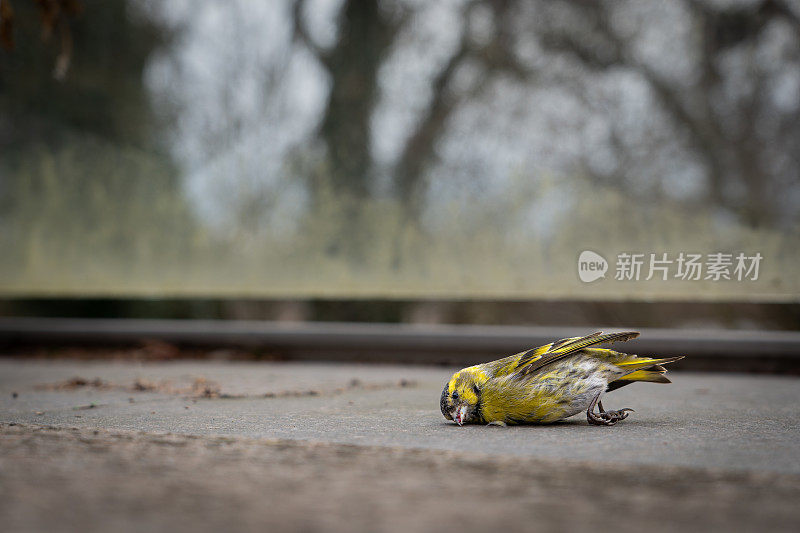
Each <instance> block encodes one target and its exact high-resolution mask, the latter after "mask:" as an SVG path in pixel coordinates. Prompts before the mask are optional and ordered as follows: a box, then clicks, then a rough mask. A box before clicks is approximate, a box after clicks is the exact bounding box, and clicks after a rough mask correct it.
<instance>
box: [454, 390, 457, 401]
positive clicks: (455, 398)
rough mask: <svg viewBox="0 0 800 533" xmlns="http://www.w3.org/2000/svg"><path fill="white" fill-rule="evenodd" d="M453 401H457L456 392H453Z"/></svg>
mask: <svg viewBox="0 0 800 533" xmlns="http://www.w3.org/2000/svg"><path fill="white" fill-rule="evenodd" d="M453 399H454V400H458V391H453Z"/></svg>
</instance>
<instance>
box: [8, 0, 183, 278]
mask: <svg viewBox="0 0 800 533" xmlns="http://www.w3.org/2000/svg"><path fill="white" fill-rule="evenodd" d="M81 5H82V6H83V7H85V12H84V13H83V14H81V15H79V16H76V17H75V19H74V20H70V21H69V25H70V28H71V31H69V32H68V34H67V33H63V32H66V30H62V29H61V28H64V27H65V25H66V24H67V21H66V20H65V19H64V18H63V17H64V15H65V14H68V15H72V14H77V12H78V10H79V5H78V4H77V3H76V2H70V1H59V2H56V1H39V2H32V1H27V0H25V1H16V2H14V24H13V36H14V47H13V49H11V50H2V51H0V153H1V154H3V155H2V158H0V245H1V246H2V248H3V249H4V250H6V252H5V253H4V254H2V260H0V269H2V271H3V272H4V274H3V277H4V279H5V281H6V282H7V283H13V281H14V280H16V279H18V278H23V277H25V276H35V273H36V272H39V273H40V274H42V273H46V272H47V271H48V269H49V270H51V272H49V274H47V275H46V277H49V278H52V279H59V275H69V274H70V272H71V275H75V276H77V277H79V278H80V277H83V276H88V277H95V276H96V277H99V278H103V277H108V278H112V277H113V276H114V274H112V272H111V271H114V272H115V273H119V272H120V269H122V270H127V271H128V275H129V274H130V272H131V270H132V269H133V270H135V269H136V268H137V265H139V264H140V263H141V261H142V258H144V257H153V256H156V255H159V254H162V255H163V256H164V257H165V258H170V257H173V258H174V257H175V256H176V255H179V254H180V251H181V250H186V249H187V245H188V241H189V240H190V238H191V234H192V233H191V232H192V221H191V217H190V213H189V210H188V209H187V207H186V203H185V200H184V198H183V195H182V191H181V190H180V182H179V174H178V172H177V169H176V168H175V166H174V164H173V163H172V161H171V159H170V157H169V155H168V154H167V151H166V149H165V148H164V147H163V146H162V145H161V144H160V142H159V139H158V135H157V132H158V131H159V129H160V127H161V126H162V124H160V123H159V122H158V120H157V118H156V116H155V114H154V113H153V112H152V109H151V103H150V99H149V96H148V94H147V92H146V90H145V88H144V86H143V69H144V67H145V64H146V62H147V60H148V58H149V57H150V56H151V55H152V54H153V53H154V52H155V51H156V50H158V49H159V48H160V47H162V46H163V45H164V44H165V43H167V42H168V40H169V37H170V35H169V33H168V32H167V31H166V30H165V28H163V27H161V26H159V25H158V24H155V23H154V22H153V21H151V20H149V19H147V18H145V17H143V16H141V15H140V14H137V13H136V11H135V10H133V9H132V8H131V5H130V2H128V1H125V0H85V1H83V2H82V3H81ZM54 31H55V32H62V35H68V41H69V43H68V46H70V47H71V56H70V57H68V58H67V59H63V56H64V54H65V50H64V48H63V45H62V47H59V46H49V45H47V44H46V43H42V42H41V35H42V33H43V32H44V33H45V34H48V33H52V32H54ZM69 60H71V68H70V69H69V71H68V72H67V70H66V63H65V62H66V61H69ZM54 66H55V70H56V74H57V75H56V76H54V75H53V73H54ZM59 73H60V74H63V76H61V75H58V74H59ZM55 258H58V262H59V263H58V264H59V267H60V268H59V269H58V272H56V271H55V269H53V261H55V260H56V259H55ZM104 270H106V272H105V273H104V272H103V271H104Z"/></svg>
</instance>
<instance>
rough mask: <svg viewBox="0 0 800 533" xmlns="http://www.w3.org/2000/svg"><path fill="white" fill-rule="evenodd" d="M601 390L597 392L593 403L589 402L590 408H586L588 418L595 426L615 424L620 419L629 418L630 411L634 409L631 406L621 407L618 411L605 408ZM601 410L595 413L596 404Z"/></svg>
mask: <svg viewBox="0 0 800 533" xmlns="http://www.w3.org/2000/svg"><path fill="white" fill-rule="evenodd" d="M600 394H601V392H598V393H597V396H595V397H594V400H592V403H590V404H589V409H587V410H586V420H588V421H589V423H590V424H593V425H595V426H613V425H614V424H616V423H617V422H619V421H620V420H625V419H626V418H628V411H633V409H630V408H629V407H625V408H623V409H619V410H618V411H606V410H605V409H603V402H601V401H600ZM595 405H596V406H597V407H598V409H599V410H600V412H599V413H597V414H595V413H594V406H595Z"/></svg>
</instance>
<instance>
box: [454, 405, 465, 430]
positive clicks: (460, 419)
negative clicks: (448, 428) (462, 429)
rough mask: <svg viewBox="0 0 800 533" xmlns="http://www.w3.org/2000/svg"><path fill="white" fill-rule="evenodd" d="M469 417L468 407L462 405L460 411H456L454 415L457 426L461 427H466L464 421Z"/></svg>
mask: <svg viewBox="0 0 800 533" xmlns="http://www.w3.org/2000/svg"><path fill="white" fill-rule="evenodd" d="M466 416H467V406H466V405H462V406H461V407H459V408H458V409H456V411H455V413H453V420H455V422H456V424H458V425H459V426H463V425H464V419H465V418H466Z"/></svg>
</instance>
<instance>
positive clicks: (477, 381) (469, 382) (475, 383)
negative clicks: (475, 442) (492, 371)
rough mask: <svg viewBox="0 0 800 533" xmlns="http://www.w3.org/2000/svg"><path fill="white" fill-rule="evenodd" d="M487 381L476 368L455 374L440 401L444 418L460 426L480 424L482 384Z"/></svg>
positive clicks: (445, 387)
mask: <svg viewBox="0 0 800 533" xmlns="http://www.w3.org/2000/svg"><path fill="white" fill-rule="evenodd" d="M485 380H486V377H485V376H484V375H482V372H480V371H479V370H477V369H476V368H475V367H470V368H465V369H464V370H460V371H458V372H456V373H455V374H453V377H452V378H450V381H449V382H448V383H447V385H445V386H444V390H443V391H442V398H441V400H440V401H439V406H440V407H441V409H442V414H443V415H444V417H445V418H446V419H448V420H453V421H455V422H456V423H457V424H458V425H459V426H461V425H464V424H476V423H480V422H481V414H480V409H479V408H480V402H481V384H482V383H483V382H484V381H485Z"/></svg>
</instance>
